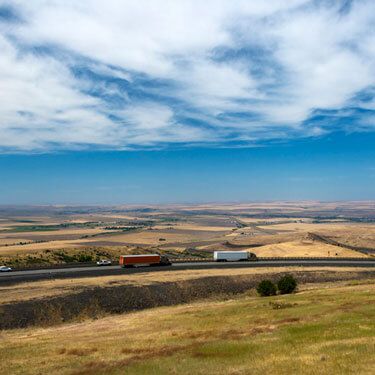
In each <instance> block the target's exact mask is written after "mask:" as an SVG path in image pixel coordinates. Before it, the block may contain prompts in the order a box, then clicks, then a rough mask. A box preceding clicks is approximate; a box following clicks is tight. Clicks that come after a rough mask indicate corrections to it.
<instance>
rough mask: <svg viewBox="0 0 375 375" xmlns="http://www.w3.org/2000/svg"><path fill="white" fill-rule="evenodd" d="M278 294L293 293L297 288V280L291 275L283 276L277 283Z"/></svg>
mask: <svg viewBox="0 0 375 375" xmlns="http://www.w3.org/2000/svg"><path fill="white" fill-rule="evenodd" d="M277 288H278V289H279V291H280V294H289V293H293V292H294V291H295V290H296V288H297V280H296V279H295V278H294V277H293V276H292V275H285V276H283V277H282V278H281V279H280V280H279V281H278V283H277Z"/></svg>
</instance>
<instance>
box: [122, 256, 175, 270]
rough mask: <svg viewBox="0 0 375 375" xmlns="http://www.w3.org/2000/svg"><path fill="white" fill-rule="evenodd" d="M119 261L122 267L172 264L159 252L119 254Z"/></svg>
mask: <svg viewBox="0 0 375 375" xmlns="http://www.w3.org/2000/svg"><path fill="white" fill-rule="evenodd" d="M119 263H120V264H121V266H122V267H123V268H129V267H137V266H138V267H139V266H170V265H171V264H172V263H171V262H170V261H169V259H168V258H167V257H166V256H165V255H159V254H140V255H121V256H120V262H119Z"/></svg>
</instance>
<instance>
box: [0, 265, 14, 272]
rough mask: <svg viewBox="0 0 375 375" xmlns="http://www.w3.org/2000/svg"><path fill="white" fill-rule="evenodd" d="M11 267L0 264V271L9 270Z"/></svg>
mask: <svg viewBox="0 0 375 375" xmlns="http://www.w3.org/2000/svg"><path fill="white" fill-rule="evenodd" d="M11 271H12V269H11V268H10V267H7V266H0V272H11Z"/></svg>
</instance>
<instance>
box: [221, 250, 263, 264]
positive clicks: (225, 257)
mask: <svg viewBox="0 0 375 375" xmlns="http://www.w3.org/2000/svg"><path fill="white" fill-rule="evenodd" d="M255 259H256V255H255V254H253V253H249V252H247V251H215V252H214V260H215V262H240V261H246V260H255Z"/></svg>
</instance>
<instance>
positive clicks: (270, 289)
mask: <svg viewBox="0 0 375 375" xmlns="http://www.w3.org/2000/svg"><path fill="white" fill-rule="evenodd" d="M257 292H258V293H259V295H261V296H262V297H268V296H274V295H275V294H276V285H275V284H274V283H273V282H272V281H271V280H263V281H261V282H260V283H259V284H258V287H257Z"/></svg>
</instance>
